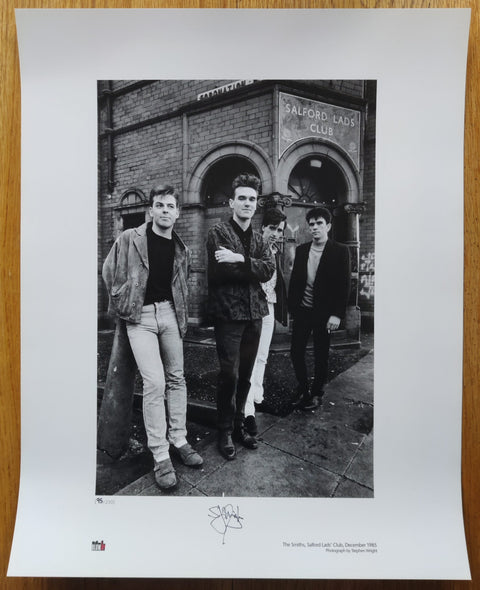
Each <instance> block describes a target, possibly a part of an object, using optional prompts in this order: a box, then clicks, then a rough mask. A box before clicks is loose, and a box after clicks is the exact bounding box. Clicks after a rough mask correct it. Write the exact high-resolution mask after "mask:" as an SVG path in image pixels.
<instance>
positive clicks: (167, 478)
mask: <svg viewBox="0 0 480 590" xmlns="http://www.w3.org/2000/svg"><path fill="white" fill-rule="evenodd" d="M153 472H154V475H155V481H156V482H157V485H158V487H159V488H161V489H162V490H168V489H169V488H173V487H174V486H176V485H177V477H176V475H175V469H174V468H173V465H172V462H171V461H170V458H168V459H164V460H163V461H158V462H157V461H155V467H154V468H153Z"/></svg>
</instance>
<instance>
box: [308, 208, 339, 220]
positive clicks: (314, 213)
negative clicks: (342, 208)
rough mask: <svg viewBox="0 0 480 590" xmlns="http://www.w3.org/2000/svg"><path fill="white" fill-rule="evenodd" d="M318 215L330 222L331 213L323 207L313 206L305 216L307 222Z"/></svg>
mask: <svg viewBox="0 0 480 590" xmlns="http://www.w3.org/2000/svg"><path fill="white" fill-rule="evenodd" d="M319 217H323V219H325V221H326V222H327V223H331V221H332V214H331V213H330V211H329V210H328V209H326V208H325V207H314V208H313V209H310V211H308V212H307V214H306V216H305V218H306V220H307V223H308V222H309V221H310V219H318V218H319Z"/></svg>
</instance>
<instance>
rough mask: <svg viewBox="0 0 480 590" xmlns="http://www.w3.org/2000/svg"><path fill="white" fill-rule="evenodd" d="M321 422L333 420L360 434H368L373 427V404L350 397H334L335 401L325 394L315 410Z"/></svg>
mask: <svg viewBox="0 0 480 590" xmlns="http://www.w3.org/2000/svg"><path fill="white" fill-rule="evenodd" d="M316 412H317V414H318V417H319V419H320V420H321V421H322V422H331V423H333V422H335V423H337V424H342V425H343V426H346V427H347V428H351V429H352V430H355V431H357V432H360V433H361V434H369V433H370V432H371V430H372V428H373V406H372V405H371V404H367V403H365V402H362V401H358V400H354V399H351V398H340V397H336V398H335V401H332V398H331V397H330V396H329V395H327V394H325V397H324V400H323V404H322V407H321V408H319V409H318V410H317V411H316Z"/></svg>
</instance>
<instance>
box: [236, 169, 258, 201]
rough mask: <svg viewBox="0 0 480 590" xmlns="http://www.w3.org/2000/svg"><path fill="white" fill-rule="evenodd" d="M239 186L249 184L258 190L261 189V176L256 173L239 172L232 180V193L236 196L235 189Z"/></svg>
mask: <svg viewBox="0 0 480 590" xmlns="http://www.w3.org/2000/svg"><path fill="white" fill-rule="evenodd" d="M239 186H248V187H250V188H253V189H255V190H256V191H257V193H258V191H259V190H260V178H258V176H255V174H239V175H238V176H237V177H235V178H234V179H233V182H232V194H233V196H235V189H236V188H238V187H239Z"/></svg>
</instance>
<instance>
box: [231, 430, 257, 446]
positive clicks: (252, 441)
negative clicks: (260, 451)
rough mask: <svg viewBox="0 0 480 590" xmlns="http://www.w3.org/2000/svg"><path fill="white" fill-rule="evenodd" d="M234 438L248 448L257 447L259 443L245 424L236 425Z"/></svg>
mask: <svg viewBox="0 0 480 590" xmlns="http://www.w3.org/2000/svg"><path fill="white" fill-rule="evenodd" d="M232 438H233V440H234V441H236V442H239V443H240V444H241V445H243V446H244V447H245V448H246V449H257V448H258V443H257V439H256V438H255V437H254V436H252V435H251V434H248V432H247V431H246V430H245V428H244V427H243V426H238V427H235V428H234V430H233V434H232Z"/></svg>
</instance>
